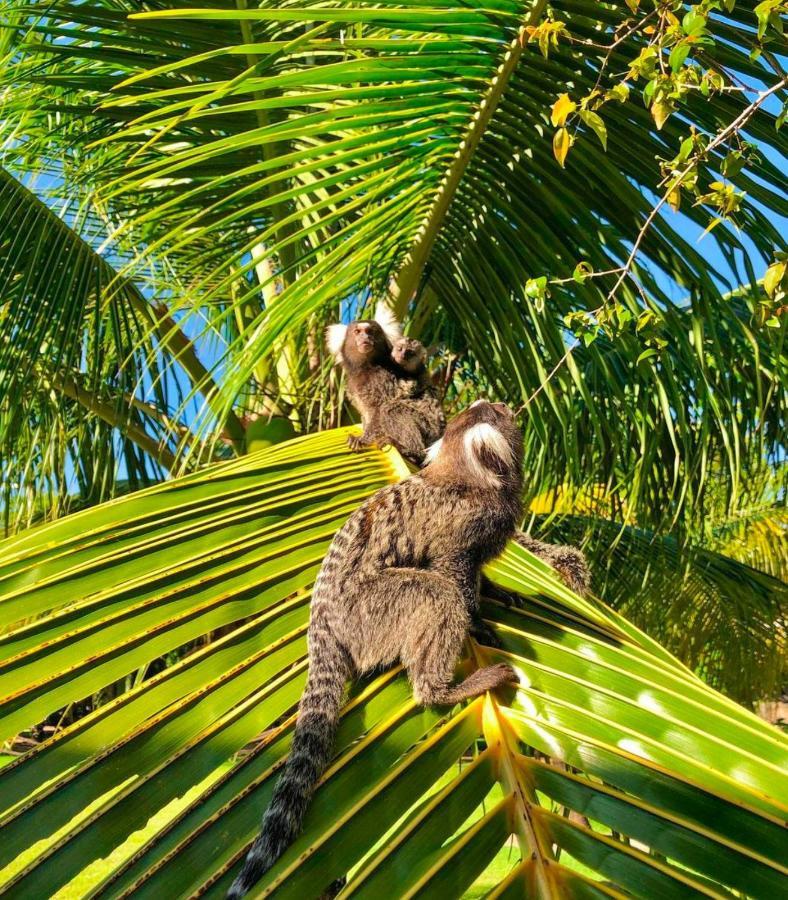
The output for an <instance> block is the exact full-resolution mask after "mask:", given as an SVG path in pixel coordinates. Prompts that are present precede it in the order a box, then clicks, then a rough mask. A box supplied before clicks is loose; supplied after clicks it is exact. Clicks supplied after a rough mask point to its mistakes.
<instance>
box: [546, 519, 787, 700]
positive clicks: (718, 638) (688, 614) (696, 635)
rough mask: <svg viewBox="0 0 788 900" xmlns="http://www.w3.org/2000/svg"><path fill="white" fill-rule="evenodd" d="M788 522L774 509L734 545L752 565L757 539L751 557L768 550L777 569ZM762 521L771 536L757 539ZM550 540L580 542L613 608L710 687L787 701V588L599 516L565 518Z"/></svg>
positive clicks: (697, 549) (722, 558)
mask: <svg viewBox="0 0 788 900" xmlns="http://www.w3.org/2000/svg"><path fill="white" fill-rule="evenodd" d="M783 518H784V516H783V515H782V514H781V511H780V510H779V509H776V508H774V507H772V508H771V509H770V510H769V514H768V515H767V514H766V513H765V512H764V511H762V512H761V513H760V515H759V516H757V517H756V516H753V517H752V519H751V520H750V522H749V523H747V521H746V520H743V519H742V520H741V521H740V522H738V523H735V524H736V526H737V527H736V530H735V531H734V535H735V536H734V537H733V539H730V544H731V546H732V547H733V548H734V549H735V548H736V546H737V544H738V545H739V552H740V553H741V554H742V556H744V558H745V559H747V556H746V555H745V551H746V547H747V543H748V542H749V541H752V545H753V549H752V556H754V557H756V558H757V554H759V553H760V552H764V553H766V559H768V558H769V555H771V556H772V558H773V559H774V561H775V562H778V561H779V558H780V554H781V553H782V552H783V550H782V546H781V545H782V542H781V540H780V529H781V527H784V522H783ZM758 523H760V524H761V526H762V527H763V529H764V531H763V537H762V532H761V531H758V530H755V531H754V534H753V524H756V525H757V524H758ZM747 524H749V526H750V527H749V528H747V529H745V528H744V527H743V526H745V525H747ZM737 532H738V534H737ZM745 533H746V534H747V541H743V540H742V537H743V536H744V535H745ZM546 535H547V537H548V538H549V539H551V540H554V541H555V542H556V543H564V542H568V543H573V544H580V543H581V542H582V544H583V546H584V547H585V548H586V553H587V555H588V557H589V559H590V560H591V568H592V570H593V572H594V588H595V590H596V591H597V592H598V593H599V595H600V596H601V597H603V598H604V600H605V602H606V603H609V604H610V605H611V606H613V607H614V609H616V610H618V611H619V612H620V613H622V615H624V616H626V617H627V618H628V619H629V620H630V621H632V622H633V623H634V624H636V625H637V626H638V627H639V628H642V629H643V630H644V631H645V632H646V633H647V634H649V635H651V636H652V637H653V638H654V639H655V640H657V641H659V642H660V644H662V645H663V646H664V647H666V648H667V649H669V650H670V651H671V652H672V653H674V654H675V655H676V656H677V657H678V658H679V659H680V660H681V661H682V662H683V663H684V664H685V665H686V666H688V667H689V668H691V669H692V670H693V671H694V672H699V673H701V674H702V676H703V678H704V680H705V681H707V682H708V683H709V684H711V685H713V686H714V687H716V688H717V689H718V690H721V691H723V692H724V693H725V694H727V695H728V696H729V697H733V698H734V699H736V700H738V701H739V702H740V703H746V704H749V705H751V706H752V705H754V704H755V703H757V702H759V701H761V700H763V699H764V698H768V697H775V696H778V695H779V693H780V690H781V688H782V678H783V676H784V672H785V664H786V659H787V658H788V656H787V653H788V647H787V646H786V640H785V625H786V614H788V588H787V587H786V585H785V582H784V581H781V580H780V579H779V578H776V577H773V576H772V575H769V574H767V572H765V571H760V570H758V569H755V568H752V567H751V566H750V565H748V564H747V562H741V561H739V560H737V559H735V558H732V557H731V556H730V555H727V553H721V552H716V551H714V550H712V549H709V548H707V547H703V546H696V545H693V544H692V542H684V543H682V542H681V541H680V540H678V539H677V538H676V537H675V536H672V535H657V534H654V533H653V532H649V531H646V530H644V529H638V528H633V527H631V526H624V525H622V524H621V523H619V522H612V521H609V520H607V519H604V518H601V517H600V518H588V517H580V516H566V517H562V518H560V519H559V520H558V521H557V522H555V523H553V525H551V527H550V528H548V530H547V531H546ZM736 537H738V538H739V540H738V541H737V540H736ZM764 539H765V540H764ZM766 541H768V542H769V543H770V546H769V547H768V548H767V547H766V546H764V544H765V542H766Z"/></svg>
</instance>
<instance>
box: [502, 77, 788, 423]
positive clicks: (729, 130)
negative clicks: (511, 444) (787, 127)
mask: <svg viewBox="0 0 788 900" xmlns="http://www.w3.org/2000/svg"><path fill="white" fill-rule="evenodd" d="M786 84H788V76H785V77H783V78H782V79H781V80H780V81H778V82H777V83H776V84H774V85H772V87H770V88H769V89H768V90H765V91H761V92H760V93H759V94H758V96H757V97H756V98H755V99H754V100H753V101H752V103H750V105H749V106H747V107H746V108H745V109H744V110H742V112H741V113H740V114H739V115H738V116H737V117H736V118H735V119H734V120H733V121H732V122H731V123H730V124H729V125H727V126H726V127H725V128H724V129H723V130H722V131H721V132H719V134H717V135H716V137H714V138H713V139H712V140H711V141H710V142H709V144H708V145H707V146H706V147H705V148H704V149H703V151H702V152H700V153H698V155H697V156H696V157H695V159H693V161H692V162H691V163H690V164H689V165H688V166H687V167H686V168H685V169H684V170H683V171H682V172H681V173H680V174H679V175H678V177H677V178H676V179H675V180H672V181H671V186H670V187H669V188H668V190H666V191H665V193H664V194H663V195H662V197H661V198H660V199H659V201H658V202H657V203H656V204H655V205H654V207H653V208H652V210H651V212H650V213H649V214H648V216H647V217H646V221H645V222H644V223H643V226H642V227H641V229H640V231H639V232H638V234H637V237H636V238H635V242H634V244H633V245H632V250H631V252H630V254H629V256H628V257H627V260H626V262H625V264H624V265H623V266H621V267H620V268H618V269H611V270H609V271H607V272H599V273H591V274H589V275H588V276H587V277H589V278H590V277H592V276H593V275H611V274H615V273H616V272H617V273H618V278H617V279H616V283H615V284H614V285H613V287H612V288H611V289H610V292H609V293H608V295H607V296H606V297H605V302H604V303H603V304H602V305H601V306H598V307H597V308H596V309H595V310H592V311H591V315H598V314H599V312H600V311H601V310H602V309H604V307H605V306H606V305H607V304H608V303H609V302H610V301H611V300H612V299H613V297H614V296H615V295H616V293H617V292H618V289H619V288H620V287H621V284H622V283H623V282H624V280H625V279H626V278H627V277H631V269H632V265H633V264H634V261H635V258H636V257H637V254H638V250H639V249H640V245H641V244H642V242H643V239H644V237H645V235H646V232H647V231H648V230H649V228H650V227H651V225H652V223H653V222H654V219H655V218H656V217H657V215H658V214H659V211H660V210H661V209H662V207H663V206H664V205H665V203H667V201H668V197H669V196H670V194H671V193H672V192H673V191H674V190H675V189H676V187H678V186H679V185H680V184H681V182H682V181H683V180H684V178H686V177H687V175H689V173H690V172H691V171H692V170H693V168H694V167H695V165H696V164H697V162H698V160H699V159H700V158H701V157H704V156H708V154H709V153H710V152H711V151H712V150H714V149H716V148H717V147H719V145H720V144H722V143H724V142H725V141H726V140H727V139H728V137H730V136H731V135H732V134H734V133H735V132H738V131H740V130H741V129H742V128H743V127H744V126H745V125H746V124H747V122H748V121H749V120H750V119H751V118H752V116H753V115H754V114H755V113H756V112H757V110H758V109H759V108H760V107H761V106H762V105H763V103H764V102H765V101H766V99H767V98H768V97H770V96H771V95H772V94H775V93H776V92H777V91H779V90H780V89H781V88H783V87H785V85H786ZM663 184H664V181H663ZM571 280H573V279H571V278H563V279H555V280H553V281H551V284H565V283H567V282H569V281H571ZM579 345H580V341H579V340H575V341H574V343H572V344H570V345H569V347H567V349H566V351H565V352H564V354H563V355H562V356H561V358H560V359H559V360H558V362H557V363H556V364H555V365H554V366H553V368H552V369H551V370H550V372H549V373H548V375H547V377H546V378H545V379H544V380H543V381H542V382H541V384H540V385H539V386H538V387H537V388H536V389H535V390H534V391H533V392H532V393H531V395H530V396H529V397H528V398H527V399H526V401H525V402H524V403H523V404H522V406H520V407H519V408H518V410H517V414H519V413H520V412H522V411H523V410H524V409H526V408H527V407H528V406H529V404H530V403H531V402H532V401H533V400H534V399H535V398H536V397H537V396H538V395H539V394H540V393H541V392H542V391H543V390H544V389H545V387H546V386H547V385H548V384H549V383H550V381H551V380H552V379H553V378H554V376H555V374H556V373H557V372H558V370H559V369H560V368H561V367H562V366H563V365H564V363H565V362H566V361H567V360H568V359H569V357H570V356H571V355H572V353H574V351H575V350H576V349H577V347H578V346H579Z"/></svg>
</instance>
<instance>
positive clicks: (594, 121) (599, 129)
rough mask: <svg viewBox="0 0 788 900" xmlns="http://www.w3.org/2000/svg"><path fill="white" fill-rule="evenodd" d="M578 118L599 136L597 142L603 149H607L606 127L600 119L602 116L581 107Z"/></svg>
mask: <svg viewBox="0 0 788 900" xmlns="http://www.w3.org/2000/svg"><path fill="white" fill-rule="evenodd" d="M580 118H581V119H582V120H583V122H584V123H585V124H586V125H588V127H589V128H590V129H591V130H592V131H593V132H594V133H595V134H596V136H597V137H598V138H599V143H600V144H602V147H603V149H604V150H607V128H606V127H605V123H604V122H603V121H602V116H600V115H599V113H595V112H591V110H589V109H582V110H580Z"/></svg>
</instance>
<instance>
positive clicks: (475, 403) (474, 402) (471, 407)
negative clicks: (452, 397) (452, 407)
mask: <svg viewBox="0 0 788 900" xmlns="http://www.w3.org/2000/svg"><path fill="white" fill-rule="evenodd" d="M486 402H487V401H486V400H474V401H473V403H471V405H470V409H473V407H474V406H478V405H479V404H480V403H486Z"/></svg>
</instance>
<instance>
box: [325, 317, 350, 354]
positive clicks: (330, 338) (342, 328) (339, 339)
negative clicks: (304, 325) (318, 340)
mask: <svg viewBox="0 0 788 900" xmlns="http://www.w3.org/2000/svg"><path fill="white" fill-rule="evenodd" d="M346 334H347V325H342V323H341V322H340V323H337V324H336V325H329V326H328V328H326V346H327V347H328V350H329V353H331V355H332V356H333V357H334V359H335V360H336V361H337V362H338V363H341V362H342V345H343V344H344V343H345V335H346Z"/></svg>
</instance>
